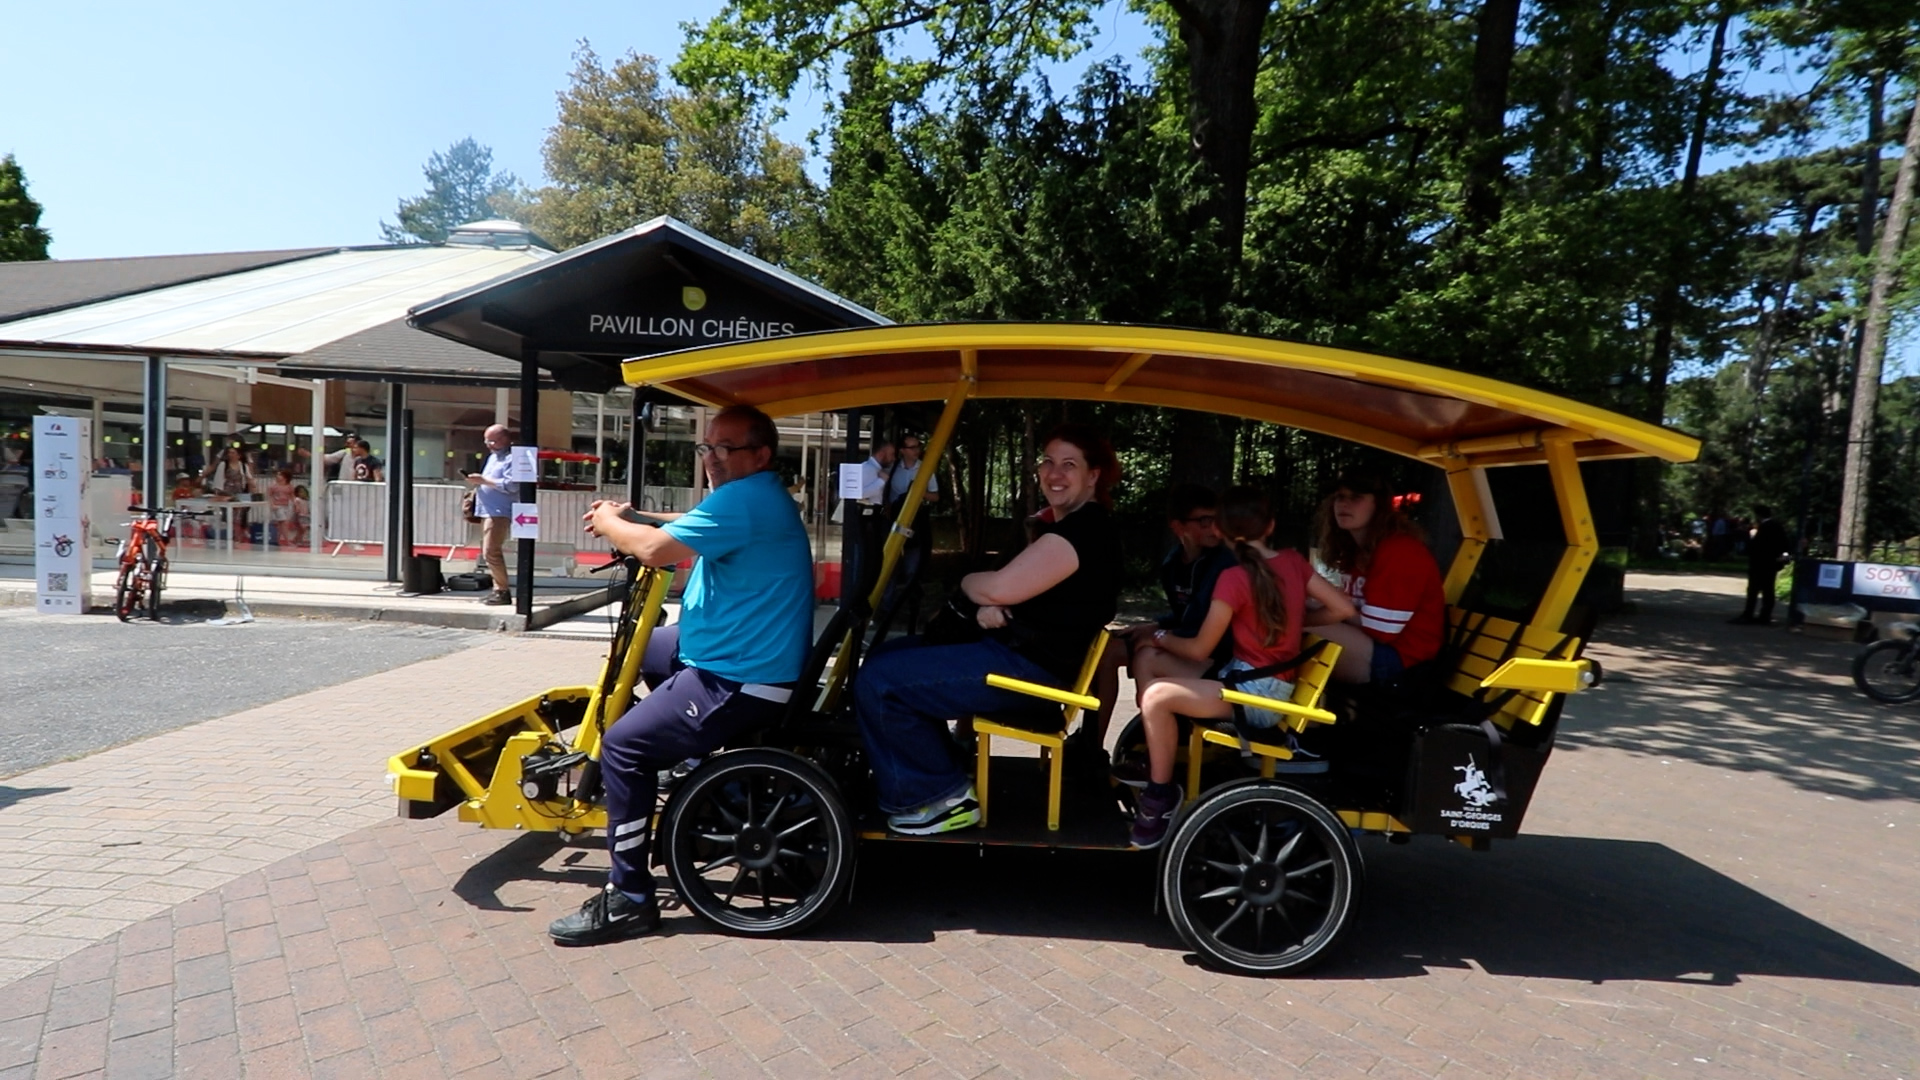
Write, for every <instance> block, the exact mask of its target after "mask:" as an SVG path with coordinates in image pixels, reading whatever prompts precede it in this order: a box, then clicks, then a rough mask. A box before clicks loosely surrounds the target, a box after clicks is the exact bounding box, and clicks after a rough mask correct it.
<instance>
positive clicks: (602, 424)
mask: <svg viewBox="0 0 1920 1080" xmlns="http://www.w3.org/2000/svg"><path fill="white" fill-rule="evenodd" d="M593 456H594V458H595V461H594V463H593V490H594V494H595V495H598V494H599V492H600V489H601V488H603V487H606V486H607V395H605V394H595V395H593Z"/></svg>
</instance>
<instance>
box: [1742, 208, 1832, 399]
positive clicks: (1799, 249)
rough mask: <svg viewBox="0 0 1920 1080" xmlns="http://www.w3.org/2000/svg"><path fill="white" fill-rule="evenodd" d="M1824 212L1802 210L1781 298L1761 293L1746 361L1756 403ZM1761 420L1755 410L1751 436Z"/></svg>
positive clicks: (1784, 276) (1809, 209)
mask: <svg viewBox="0 0 1920 1080" xmlns="http://www.w3.org/2000/svg"><path fill="white" fill-rule="evenodd" d="M1821 209H1823V208H1822V207H1821V206H1820V204H1818V203H1814V204H1812V205H1809V206H1806V207H1804V208H1802V209H1801V211H1800V232H1799V235H1797V236H1795V237H1794V240H1793V254H1792V256H1790V257H1789V258H1788V259H1787V269H1786V272H1785V273H1783V274H1781V275H1780V281H1779V295H1777V296H1776V295H1773V290H1772V289H1768V290H1766V291H1764V292H1763V293H1761V296H1760V320H1759V323H1760V325H1759V327H1758V330H1757V332H1756V333H1755V334H1754V340H1753V355H1752V356H1751V357H1750V358H1748V360H1747V392H1748V393H1750V394H1752V395H1753V397H1754V399H1755V400H1756V401H1758V400H1759V398H1760V395H1761V394H1762V393H1764V392H1765V391H1766V389H1767V376H1768V374H1770V372H1771V369H1772V367H1773V346H1774V342H1775V341H1776V340H1777V339H1778V338H1779V336H1780V313H1781V312H1782V311H1785V310H1786V307H1787V304H1788V303H1789V302H1791V301H1792V300H1793V287H1794V285H1795V284H1796V283H1798V282H1799V280H1800V267H1801V266H1802V264H1804V263H1805V262H1806V256H1807V245H1808V244H1809V243H1811V242H1812V240H1813V226H1814V224H1815V223H1816V222H1817V221H1819V219H1820V211H1821ZM1769 298H1771V299H1772V301H1773V306H1772V307H1768V306H1767V300H1768V299H1769ZM1758 421H1759V412H1758V410H1757V409H1756V410H1755V413H1754V420H1753V422H1752V423H1749V424H1748V426H1747V431H1748V434H1749V437H1751V436H1752V433H1753V431H1754V424H1757V423H1758Z"/></svg>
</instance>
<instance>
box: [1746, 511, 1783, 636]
mask: <svg viewBox="0 0 1920 1080" xmlns="http://www.w3.org/2000/svg"><path fill="white" fill-rule="evenodd" d="M1753 516H1754V517H1755V518H1757V519H1758V522H1757V523H1756V524H1755V525H1754V526H1753V528H1752V529H1751V530H1749V531H1748V533H1747V606H1746V610H1744V611H1742V612H1741V613H1740V614H1739V615H1738V616H1737V617H1736V618H1734V619H1733V620H1732V621H1733V622H1735V623H1738V624H1741V625H1748V624H1758V625H1761V626H1766V625H1769V624H1771V623H1772V622H1773V599H1774V597H1773V584H1774V581H1775V579H1777V578H1778V577H1779V576H1780V568H1781V567H1782V566H1785V565H1786V564H1787V559H1788V557H1789V556H1791V555H1792V554H1793V541H1792V540H1790V539H1788V538H1787V530H1786V529H1785V528H1783V527H1781V525H1780V523H1779V522H1778V521H1775V520H1774V519H1773V507H1771V506H1756V507H1754V508H1753ZM1756 600H1757V601H1759V605H1760V611H1759V614H1758V615H1755V613H1754V602H1755V601H1756Z"/></svg>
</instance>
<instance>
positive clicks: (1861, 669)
mask: <svg viewBox="0 0 1920 1080" xmlns="http://www.w3.org/2000/svg"><path fill="white" fill-rule="evenodd" d="M1853 682H1854V685H1855V686H1858V687H1859V688H1860V692H1861V693H1863V694H1865V695H1867V696H1868V697H1870V698H1872V699H1873V700H1875V701H1884V702H1886V703H1887V704H1889V705H1898V704H1900V703H1901V702H1905V701H1912V700H1913V699H1914V698H1916V697H1920V646H1917V645H1915V643H1913V642H1910V641H1901V640H1895V639H1892V638H1889V639H1887V640H1885V641H1876V642H1874V643H1873V644H1872V645H1869V646H1867V647H1866V648H1865V649H1862V650H1861V651H1860V655H1859V656H1856V657H1854V658H1853Z"/></svg>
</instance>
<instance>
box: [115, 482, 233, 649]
mask: <svg viewBox="0 0 1920 1080" xmlns="http://www.w3.org/2000/svg"><path fill="white" fill-rule="evenodd" d="M127 509H129V510H131V511H133V512H134V513H136V514H144V515H145V516H144V517H141V518H138V519H136V520H134V521H133V522H132V523H131V528H130V531H129V532H128V534H127V538H126V539H125V540H123V541H120V574H119V576H118V577H116V578H115V579H114V583H113V613H114V615H115V616H117V617H118V618H119V619H120V621H121V622H126V621H128V620H129V619H131V618H132V617H133V613H134V612H135V611H136V610H140V609H143V608H144V609H145V611H146V616H147V618H149V619H155V620H157V619H159V618H160V590H161V588H162V587H164V585H165V584H166V578H167V545H168V544H170V543H172V541H173V533H174V529H175V528H176V526H177V525H178V523H179V519H180V518H183V517H212V516H213V515H212V513H211V512H209V511H204V510H156V509H153V508H152V507H147V506H130V507H128V508H127Z"/></svg>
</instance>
